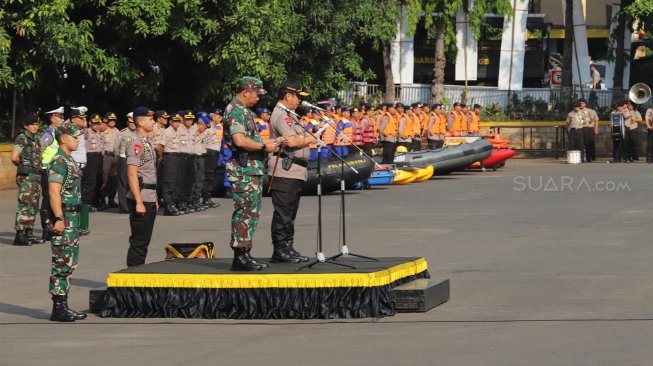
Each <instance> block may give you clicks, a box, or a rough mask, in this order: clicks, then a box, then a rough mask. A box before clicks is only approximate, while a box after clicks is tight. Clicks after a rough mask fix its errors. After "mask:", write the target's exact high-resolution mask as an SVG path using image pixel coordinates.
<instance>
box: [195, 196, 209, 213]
mask: <svg viewBox="0 0 653 366" xmlns="http://www.w3.org/2000/svg"><path fill="white" fill-rule="evenodd" d="M195 207H197V208H198V209H199V210H200V211H206V209H207V207H206V206H204V205H203V204H202V202H200V199H199V198H198V199H196V200H195Z"/></svg>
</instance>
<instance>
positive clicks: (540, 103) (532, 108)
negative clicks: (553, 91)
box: [483, 93, 565, 121]
mask: <svg viewBox="0 0 653 366" xmlns="http://www.w3.org/2000/svg"><path fill="white" fill-rule="evenodd" d="M483 112H484V113H486V115H487V116H491V114H494V117H497V118H506V119H507V120H519V121H523V120H530V121H551V120H555V121H560V120H564V116H565V113H564V112H559V111H556V110H551V111H550V110H549V104H548V103H547V102H546V101H544V100H542V99H535V98H533V97H532V96H530V95H525V96H524V97H523V98H521V99H519V97H518V96H517V93H513V94H512V96H511V97H510V103H509V104H508V106H507V107H506V109H505V111H504V113H503V115H501V114H502V113H501V109H500V108H499V107H496V106H491V109H488V108H486V109H485V110H484V111H483Z"/></svg>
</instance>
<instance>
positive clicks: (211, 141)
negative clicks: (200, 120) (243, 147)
mask: <svg viewBox="0 0 653 366" xmlns="http://www.w3.org/2000/svg"><path fill="white" fill-rule="evenodd" d="M204 135H205V136H206V138H205V140H204V141H205V144H206V145H205V146H204V147H205V148H206V149H207V150H215V151H220V144H221V143H222V141H220V140H221V138H220V137H218V132H217V131H216V130H215V127H211V128H207V129H206V131H204Z"/></svg>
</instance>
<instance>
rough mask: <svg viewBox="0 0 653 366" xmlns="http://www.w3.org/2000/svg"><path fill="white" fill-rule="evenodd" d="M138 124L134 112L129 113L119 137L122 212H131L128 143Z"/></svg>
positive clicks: (119, 200) (119, 191) (120, 203)
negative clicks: (128, 200) (128, 195)
mask: <svg viewBox="0 0 653 366" xmlns="http://www.w3.org/2000/svg"><path fill="white" fill-rule="evenodd" d="M135 131H136V124H135V123H134V117H133V112H130V113H129V114H127V127H126V128H124V129H122V130H120V136H121V137H120V138H119V139H118V141H117V143H118V153H119V155H118V205H119V207H118V212H120V213H121V214H128V213H129V206H128V205H127V192H128V191H129V182H128V180H127V153H126V151H127V143H128V141H129V140H130V138H131V137H134V133H135Z"/></svg>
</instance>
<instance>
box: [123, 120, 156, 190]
mask: <svg viewBox="0 0 653 366" xmlns="http://www.w3.org/2000/svg"><path fill="white" fill-rule="evenodd" d="M130 132H131V131H130ZM127 142H128V144H127V145H126V147H125V151H126V155H127V165H135V166H137V167H138V177H139V178H141V179H142V181H143V183H145V184H156V153H155V152H154V147H153V146H152V143H151V140H150V139H149V138H148V137H145V136H143V135H141V133H140V132H138V131H136V132H134V133H132V136H130V137H128V138H127ZM127 198H130V199H134V195H133V194H132V192H131V191H129V192H127ZM141 198H142V199H143V202H156V201H157V196H156V189H141Z"/></svg>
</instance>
